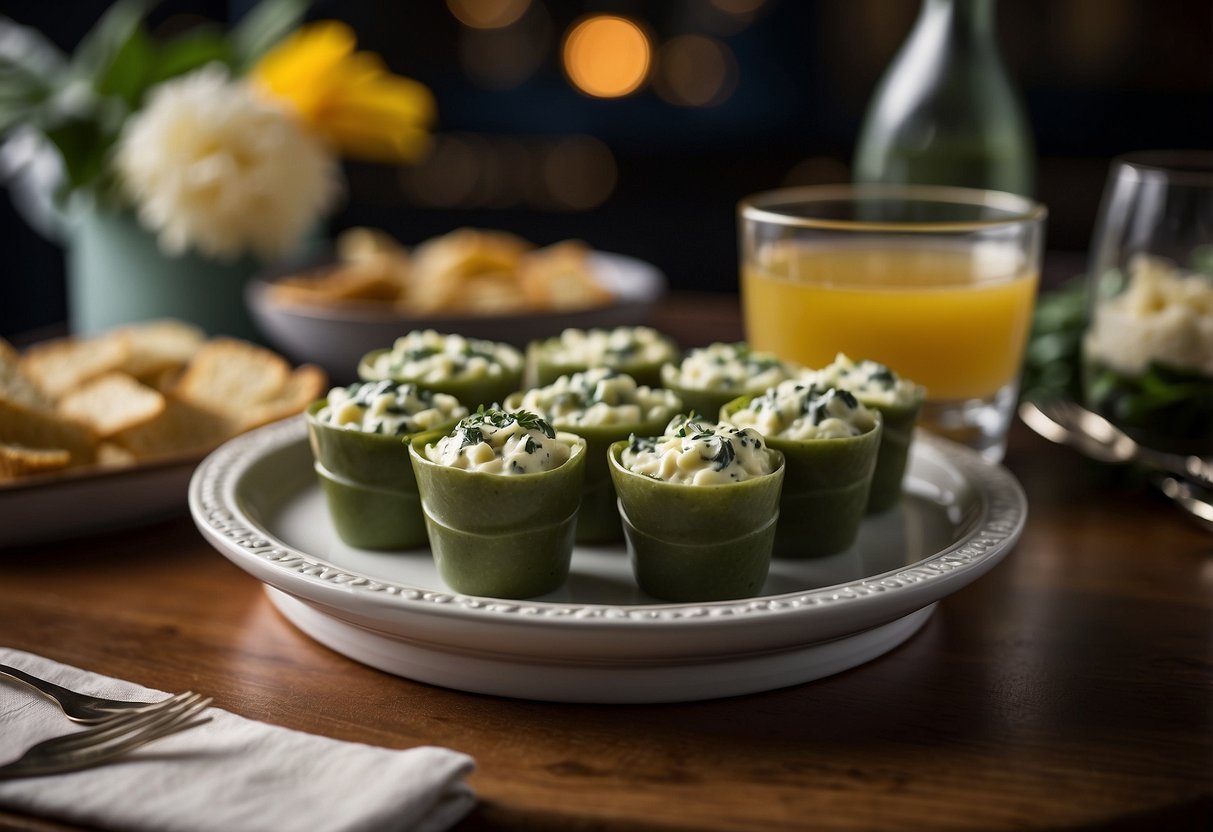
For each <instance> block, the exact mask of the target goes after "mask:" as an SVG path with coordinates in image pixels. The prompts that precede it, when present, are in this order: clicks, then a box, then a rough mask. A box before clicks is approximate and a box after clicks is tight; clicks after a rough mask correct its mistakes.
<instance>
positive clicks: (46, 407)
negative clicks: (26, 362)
mask: <svg viewBox="0 0 1213 832" xmlns="http://www.w3.org/2000/svg"><path fill="white" fill-rule="evenodd" d="M20 363H21V356H20V354H19V353H18V352H17V350H15V349H14V348H13V346H12V345H11V344H10V343H9V342H8V341H5V340H4V339H3V338H0V399H6V400H8V401H10V402H13V403H14V404H18V405H20V406H22V407H25V408H29V409H30V410H41V411H47V412H49V411H51V410H54V409H55V404H54V402H52V401H51V400H50V397H48V396H46V395H45V394H43V393H42V391H41V390H39V389H38V386H37V385H36V384H34V382H32V381H31V380H30V379H28V378H26V376H25V374H24V373H22V372H21V369H20Z"/></svg>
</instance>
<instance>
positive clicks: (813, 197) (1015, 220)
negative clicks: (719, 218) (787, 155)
mask: <svg viewBox="0 0 1213 832" xmlns="http://www.w3.org/2000/svg"><path fill="white" fill-rule="evenodd" d="M893 201H896V202H920V203H923V202H926V203H935V204H938V205H956V206H964V207H968V208H990V209H993V210H995V211H1001V212H1005V216H999V217H991V218H988V219H974V220H940V221H933V220H932V221H919V222H910V221H907V222H885V221H871V220H848V219H834V218H829V217H806V216H799V215H792V214H788V213H783V212H781V211H779V210H777V209H774V208H772V207H771V206H772V205H789V206H790V205H795V206H796V207H797V208H801V209H803V208H805V207H807V206H809V205H812V204H813V203H823V202H853V203H857V204H858V203H861V202H873V203H881V202H893ZM737 211H738V213H739V214H740V215H741V217H742V218H743V219H745V220H749V221H754V222H763V223H767V224H770V225H783V226H788V227H791V228H811V229H817V230H822V231H889V232H917V233H934V234H941V233H948V234H954V233H957V232H967V231H983V230H987V229H990V228H997V227H999V226H1006V225H1017V224H1022V223H1031V222H1040V221H1042V220H1044V219H1045V217H1046V216H1047V215H1048V209H1047V208H1045V206H1044V205H1042V204H1041V203H1039V202H1036V201H1035V200H1032V199H1029V198H1028V197H1024V196H1019V195H1018V194H1012V193H1006V192H1004V191H984V190H980V189H978V188H959V187H951V186H944V185H810V186H806V187H801V188H780V189H777V190H772V191H763V192H761V193H757V194H754V195H752V196H748V197H746V198H744V199H742V200H741V201H740V202H739V203H738V204H737Z"/></svg>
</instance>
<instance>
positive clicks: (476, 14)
mask: <svg viewBox="0 0 1213 832" xmlns="http://www.w3.org/2000/svg"><path fill="white" fill-rule="evenodd" d="M530 5H531V0H446V6H447V8H448V9H450V10H451V14H453V15H455V19H456V20H458V21H459V22H460V23H462V24H463V25H464V26H470V27H472V28H473V29H500V28H502V27H504V26H509V25H510V24H511V23H514V22H516V21H517V20H518V19H519V18H521V17H522V16H523V15H524V14H526V10H527V8H529V7H530Z"/></svg>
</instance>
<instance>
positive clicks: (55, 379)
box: [18, 331, 131, 399]
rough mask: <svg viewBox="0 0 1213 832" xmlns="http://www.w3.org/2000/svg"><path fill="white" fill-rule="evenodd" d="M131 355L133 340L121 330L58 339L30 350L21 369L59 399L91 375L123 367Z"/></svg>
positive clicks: (49, 394) (21, 362)
mask: <svg viewBox="0 0 1213 832" xmlns="http://www.w3.org/2000/svg"><path fill="white" fill-rule="evenodd" d="M130 354H131V345H130V339H129V338H128V336H127V335H126V333H123V332H121V331H115V332H110V333H106V334H104V335H95V336H92V337H86V338H73V337H67V338H56V339H53V340H50V341H43V342H42V343H40V344H35V345H34V346H32V347H30V348H29V349H27V350H26V351H25V353H24V354H22V356H21V361H20V362H19V364H18V368H19V369H20V370H21V372H22V374H24V375H25V376H26V377H27V378H29V379H30V380H31V381H33V382H34V384H36V385H37V386H38V389H40V390H41V391H42V392H43V393H44V394H45V395H46V396H48V397H50V398H52V399H57V398H59V397H60V396H62V395H63V394H64V393H66V392H67V391H68V390H71V389H72V388H74V387H79V386H80V385H81V384H83V383H84V382H86V381H88V380H89V379H90V378H95V377H97V376H99V375H101V374H102V373H106V372H109V371H110V370H117V369H119V368H121V367H122V366H123V364H124V363H125V362H126V361H127V359H128V358H129V357H130Z"/></svg>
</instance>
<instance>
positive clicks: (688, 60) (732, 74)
mask: <svg viewBox="0 0 1213 832" xmlns="http://www.w3.org/2000/svg"><path fill="white" fill-rule="evenodd" d="M653 86H654V88H655V89H656V90H657V94H658V95H659V96H661V97H662V98H664V99H665V100H666V101H669V102H670V103H671V104H678V105H680V106H683V107H710V106H714V105H716V104H720V103H721V102H723V101H724V100H726V99H727V98H728V97H729V96H730V95H732V94H733V90H734V89H736V87H737V59H736V58H735V57H734V56H733V52H732V50H731V49H729V47H727V46H726V45H725V44H723V43H721V42H720V41H718V40H716V39H714V38H709V37H706V36H704V35H679V36H678V37H675V38H672V39H670V40H669V41H667V42H666V43H665V44H663V45H662V47H661V50H660V52H658V54H657V69H656V72H655V73H654V78H653Z"/></svg>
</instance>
